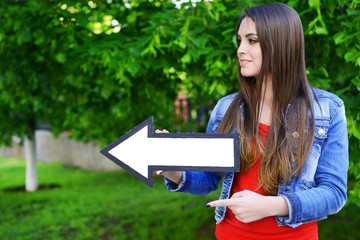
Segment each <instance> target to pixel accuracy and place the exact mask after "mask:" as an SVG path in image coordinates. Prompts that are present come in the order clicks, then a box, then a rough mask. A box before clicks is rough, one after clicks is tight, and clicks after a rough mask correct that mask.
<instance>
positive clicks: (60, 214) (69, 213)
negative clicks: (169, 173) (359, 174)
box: [0, 158, 360, 240]
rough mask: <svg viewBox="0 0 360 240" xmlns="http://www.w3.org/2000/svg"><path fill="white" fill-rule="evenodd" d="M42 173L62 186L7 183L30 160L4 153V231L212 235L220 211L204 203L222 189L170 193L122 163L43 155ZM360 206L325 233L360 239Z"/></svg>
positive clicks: (326, 224)
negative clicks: (108, 166) (88, 163)
mask: <svg viewBox="0 0 360 240" xmlns="http://www.w3.org/2000/svg"><path fill="white" fill-rule="evenodd" d="M38 177H39V184H40V185H45V186H50V185H51V184H53V185H54V186H56V185H58V186H59V187H57V188H52V189H51V188H45V189H40V190H38V191H37V192H34V193H25V192H24V191H17V192H7V191H4V190H5V189H8V188H14V187H18V186H23V185H24V182H25V161H24V160H23V159H5V158H0V239H157V240H161V239H186V240H188V239H200V240H201V239H214V227H215V221H214V211H213V209H206V208H205V205H206V203H207V202H208V201H211V200H213V199H217V198H218V195H219V190H218V191H217V192H214V193H212V194H209V195H207V196H193V195H189V194H183V193H171V192H168V191H167V190H166V189H165V187H164V185H163V180H162V179H161V178H155V183H154V188H150V187H148V186H147V185H145V184H143V183H142V182H141V181H140V180H138V179H137V178H135V177H133V176H131V175H129V174H127V173H126V172H124V171H119V172H92V171H84V170H80V169H77V168H73V167H64V166H63V165H61V164H55V163H52V164H46V163H42V162H39V163H38ZM55 184H56V185H55ZM358 213H359V209H357V208H356V207H352V206H349V207H347V208H346V209H344V210H343V211H341V212H340V213H339V214H337V215H335V216H332V217H330V218H329V219H328V220H325V221H320V222H319V232H320V239H360V235H359V234H357V232H358V231H357V227H358V226H360V220H359V218H360V217H359V216H358V215H359V214H358ZM356 234H357V235H356Z"/></svg>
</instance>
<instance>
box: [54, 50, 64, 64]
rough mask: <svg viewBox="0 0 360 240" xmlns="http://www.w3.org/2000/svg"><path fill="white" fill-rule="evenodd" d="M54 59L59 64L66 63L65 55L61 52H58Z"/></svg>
mask: <svg viewBox="0 0 360 240" xmlns="http://www.w3.org/2000/svg"><path fill="white" fill-rule="evenodd" d="M55 59H56V61H57V62H59V63H65V62H66V55H65V54H64V53H63V52H59V53H57V54H56V55H55Z"/></svg>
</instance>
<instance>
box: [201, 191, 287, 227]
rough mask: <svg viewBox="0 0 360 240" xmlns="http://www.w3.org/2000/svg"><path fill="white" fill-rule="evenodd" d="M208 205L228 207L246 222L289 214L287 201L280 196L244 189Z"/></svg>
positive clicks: (239, 218)
mask: <svg viewBox="0 0 360 240" xmlns="http://www.w3.org/2000/svg"><path fill="white" fill-rule="evenodd" d="M206 206H207V207H217V206H224V207H228V208H229V209H230V210H231V211H232V212H233V213H234V214H235V217H236V218H237V219H238V220H239V221H241V222H244V223H249V222H254V221H257V220H260V219H262V218H265V217H269V216H285V215H288V214H289V209H288V206H287V203H286V201H285V199H284V198H283V197H280V196H263V195H260V194H258V193H255V192H252V191H249V190H244V191H241V192H237V193H234V195H232V196H231V198H230V199H224V200H217V201H213V202H209V203H208V204H207V205H206Z"/></svg>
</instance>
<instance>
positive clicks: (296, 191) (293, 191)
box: [165, 89, 349, 227]
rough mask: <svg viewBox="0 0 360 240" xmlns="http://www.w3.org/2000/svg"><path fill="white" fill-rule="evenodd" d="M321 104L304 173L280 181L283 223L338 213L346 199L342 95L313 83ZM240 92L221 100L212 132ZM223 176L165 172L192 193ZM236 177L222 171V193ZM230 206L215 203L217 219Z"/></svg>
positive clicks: (179, 188) (214, 184)
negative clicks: (285, 209)
mask: <svg viewBox="0 0 360 240" xmlns="http://www.w3.org/2000/svg"><path fill="white" fill-rule="evenodd" d="M314 94H315V95H316V97H317V99H318V101H319V104H320V106H321V109H320V107H319V105H318V104H317V102H316V100H315V99H313V102H314V120H315V137H314V141H313V144H312V146H311V149H310V153H309V155H308V157H307V159H306V163H305V164H304V165H303V168H302V171H301V174H300V176H299V178H296V177H294V178H292V179H291V180H290V181H289V183H288V184H286V185H285V186H284V182H283V181H282V182H281V183H280V186H279V191H278V196H282V197H284V198H285V200H286V202H287V205H288V208H289V216H285V217H280V216H276V217H275V218H276V221H277V223H278V225H279V226H284V225H288V226H291V227H297V226H300V225H301V224H303V223H307V222H312V221H316V220H320V219H325V218H326V217H327V216H328V215H330V214H334V213H337V212H338V211H340V209H341V208H342V207H343V206H344V204H345V202H346V198H347V196H346V191H347V170H348V165H349V155H348V134H347V124H346V117H345V108H344V103H343V101H342V100H341V99H340V98H338V97H337V96H335V95H334V94H331V93H329V92H326V91H323V90H319V89H314ZM235 96H236V94H232V95H229V96H226V97H224V98H222V99H220V100H219V102H218V103H217V104H216V106H215V108H214V110H213V111H212V114H211V117H210V120H209V123H208V127H207V130H206V132H207V133H216V131H217V128H218V126H219V124H220V122H221V120H222V118H223V116H224V114H225V112H226V110H227V108H228V107H229V105H230V103H231V102H232V100H233V99H234V97H235ZM220 180H221V176H220V175H218V174H217V173H215V172H183V179H182V182H181V183H180V184H179V185H177V184H174V183H173V182H171V181H169V180H168V179H166V178H165V185H166V187H167V188H168V189H169V190H170V191H174V192H187V193H191V194H195V195H198V194H208V193H209V192H211V191H214V190H216V189H217V187H218V184H219V182H220ZM233 180H234V173H233V172H226V173H224V174H223V177H222V190H221V195H220V199H228V198H229V197H230V190H231V186H232V183H233ZM225 213H226V207H217V208H216V209H215V219H216V222H217V223H220V222H221V221H222V220H223V219H224V217H225Z"/></svg>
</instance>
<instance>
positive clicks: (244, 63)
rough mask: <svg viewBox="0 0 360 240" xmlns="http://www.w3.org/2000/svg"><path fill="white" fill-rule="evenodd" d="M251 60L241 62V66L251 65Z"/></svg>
mask: <svg viewBox="0 0 360 240" xmlns="http://www.w3.org/2000/svg"><path fill="white" fill-rule="evenodd" d="M250 62H251V61H250V60H240V66H245V65H246V64H248V63H250Z"/></svg>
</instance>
